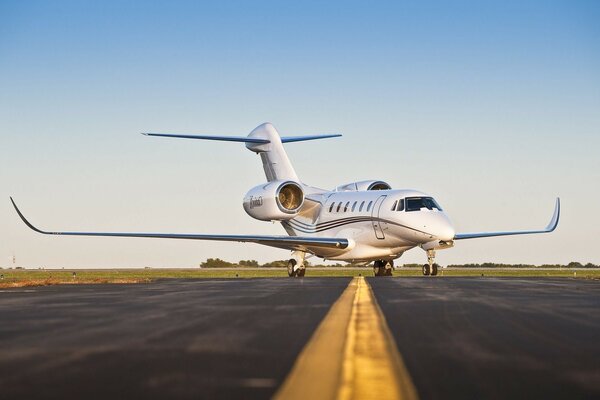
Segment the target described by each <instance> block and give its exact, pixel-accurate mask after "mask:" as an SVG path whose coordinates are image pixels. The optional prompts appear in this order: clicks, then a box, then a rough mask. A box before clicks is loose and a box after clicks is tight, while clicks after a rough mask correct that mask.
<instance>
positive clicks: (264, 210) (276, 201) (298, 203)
mask: <svg viewBox="0 0 600 400" xmlns="http://www.w3.org/2000/svg"><path fill="white" fill-rule="evenodd" d="M303 204H304V191H303V190H302V187H301V186H300V185H299V184H298V183H296V182H293V181H273V182H269V183H267V184H264V185H259V186H256V187H254V188H252V189H250V191H249V192H248V193H246V196H244V210H245V211H246V213H247V214H248V215H250V216H251V217H252V218H256V219H259V220H261V221H284V220H288V219H292V218H294V217H295V216H296V215H297V214H298V212H299V211H300V209H301V208H302V205H303Z"/></svg>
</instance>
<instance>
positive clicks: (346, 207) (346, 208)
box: [344, 202, 350, 212]
mask: <svg viewBox="0 0 600 400" xmlns="http://www.w3.org/2000/svg"><path fill="white" fill-rule="evenodd" d="M349 205H350V202H347V203H346V205H345V206H344V212H346V211H348V206H349Z"/></svg>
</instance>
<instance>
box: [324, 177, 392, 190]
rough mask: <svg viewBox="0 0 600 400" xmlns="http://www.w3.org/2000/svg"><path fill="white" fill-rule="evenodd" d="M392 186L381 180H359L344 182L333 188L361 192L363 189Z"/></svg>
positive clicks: (381, 188) (386, 188)
mask: <svg viewBox="0 0 600 400" xmlns="http://www.w3.org/2000/svg"><path fill="white" fill-rule="evenodd" d="M391 188H392V187H391V186H390V185H388V184H387V183H385V182H383V181H373V180H368V181H360V182H352V183H346V184H345V185H340V186H338V187H337V188H335V190H336V191H337V192H361V191H364V190H390V189H391Z"/></svg>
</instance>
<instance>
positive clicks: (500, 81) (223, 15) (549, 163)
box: [0, 1, 600, 267]
mask: <svg viewBox="0 0 600 400" xmlns="http://www.w3.org/2000/svg"><path fill="white" fill-rule="evenodd" d="M122 3H124V2H111V1H106V2H98V3H97V4H91V3H89V4H85V2H75V1H73V2H66V1H62V2H61V1H57V2H18V1H14V2H11V1H3V2H0V132H1V134H0V155H1V156H0V199H1V198H4V199H5V202H4V206H1V205H0V221H1V222H0V224H1V225H0V227H1V229H0V266H2V265H5V264H6V265H7V264H8V260H9V258H10V257H11V256H12V254H13V253H15V254H16V256H17V260H18V264H21V265H25V266H55V267H60V266H65V267H75V266H81V267H109V266H178V267H185V266H196V265H197V264H198V263H199V262H200V261H202V260H204V259H205V258H207V257H221V258H225V259H229V260H237V259H247V258H253V259H258V260H261V261H266V260H271V259H276V258H285V257H286V255H287V253H286V252H285V251H280V250H274V249H269V248H265V247H259V246H253V245H243V244H233V245H232V244H220V243H197V242H172V241H155V240H138V239H131V240H127V239H122V240H119V239H100V238H56V237H44V236H40V235H36V234H34V233H33V232H30V231H28V230H27V229H26V227H24V226H23V225H22V224H21V223H20V221H19V220H18V219H17V217H16V215H15V214H14V212H13V210H12V208H11V206H10V203H9V201H8V196H9V195H13V196H14V197H15V198H16V200H17V201H18V202H19V204H20V205H21V207H22V208H23V211H24V212H25V213H26V214H27V215H28V216H30V217H31V219H32V220H33V222H35V223H37V224H39V225H41V226H42V227H48V228H52V229H80V228H86V229H107V230H140V231H165V232H169V231H171V232H208V233H262V234H281V233H283V230H282V228H281V227H280V226H277V225H273V224H269V223H261V222H259V221H254V220H252V219H250V218H249V217H247V216H246V215H245V213H244V211H243V209H242V207H241V199H242V196H243V194H244V193H245V192H246V191H247V190H248V189H249V188H250V187H252V186H254V185H256V184H259V183H261V182H262V181H263V180H264V176H263V174H262V169H261V167H260V162H259V160H258V159H257V157H256V156H254V155H253V154H252V153H250V152H248V151H247V150H245V148H244V147H243V145H237V144H232V143H211V142H205V143H204V142H203V143H200V142H193V143H192V142H190V141H184V140H182V141H177V140H166V139H155V138H146V137H143V136H141V135H139V132H142V131H166V132H190V133H215V134H231V135H243V134H246V133H248V132H249V131H250V130H252V129H253V128H254V127H255V126H257V125H259V124H260V123H262V122H265V121H270V122H272V123H273V124H274V125H275V126H276V127H277V128H278V129H279V130H280V132H281V133H282V134H286V135H294V134H308V133H319V132H340V133H343V134H344V137H343V138H340V139H332V140H329V141H322V142H312V143H311V142H309V143H298V144H291V145H289V146H288V149H289V154H290V158H291V159H292V162H293V163H294V164H295V166H296V169H297V172H298V173H299V175H300V176H301V178H302V179H303V180H304V181H305V182H307V183H309V184H312V185H315V186H320V187H325V188H329V187H335V186H337V185H338V184H341V183H345V182H349V181H353V180H357V179H367V178H375V179H384V180H386V181H388V182H389V183H390V184H392V186H393V187H396V188H405V187H408V188H416V189H421V190H423V191H426V192H429V193H431V194H433V195H434V196H435V197H436V198H437V199H438V201H439V202H440V203H441V204H442V205H443V206H444V208H445V210H446V211H447V212H448V213H449V215H450V217H451V219H452V220H453V222H454V224H455V225H456V227H457V230H459V231H478V230H490V229H494V230H496V229H513V228H530V227H533V228H535V227H538V226H539V227H541V226H544V225H545V224H546V223H547V220H548V219H549V218H550V214H551V212H552V206H553V199H554V197H555V196H557V195H560V196H561V198H562V200H563V216H562V220H561V225H560V226H559V230H558V231H557V232H556V233H554V234H552V235H542V236H535V237H520V238H516V237H515V238H499V239H483V240H478V241H468V242H463V243H459V244H458V245H457V247H455V248H454V249H451V250H447V251H443V252H440V253H439V255H438V261H439V262H440V263H441V264H449V263H456V262H484V261H495V262H511V263H513V262H514V263H517V262H527V263H536V264H540V263H546V262H569V261H572V260H577V261H581V262H595V263H600V255H599V254H598V252H597V251H596V250H595V246H594V245H590V243H594V240H595V239H596V238H597V237H598V236H599V235H600V218H599V217H598V213H597V212H596V211H595V205H596V204H597V203H598V200H597V199H598V198H600V185H599V184H598V182H600V161H599V158H598V148H599V145H600V72H599V71H600V25H599V24H598V23H597V21H599V20H600V4H598V3H597V2H593V1H589V2H583V1H559V2H556V1H555V2H552V1H544V2H541V1H540V2H527V1H518V2H454V3H452V4H449V3H447V2H426V3H425V2H414V3H405V2H390V3H386V2H328V3H326V4H323V2H303V3H302V4H295V3H294V4H286V3H284V2H256V1H253V2H215V3H214V4H210V3H199V2H164V3H161V2H139V3H138V2H128V3H125V4H122ZM1 203H2V202H1V201H0V204H1ZM424 260H425V256H424V254H423V252H422V251H420V250H418V249H417V250H413V251H411V252H409V253H407V254H405V256H404V257H403V258H402V259H401V261H400V262H423V261H424Z"/></svg>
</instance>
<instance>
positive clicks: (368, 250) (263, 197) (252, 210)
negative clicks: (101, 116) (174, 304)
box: [10, 123, 560, 277]
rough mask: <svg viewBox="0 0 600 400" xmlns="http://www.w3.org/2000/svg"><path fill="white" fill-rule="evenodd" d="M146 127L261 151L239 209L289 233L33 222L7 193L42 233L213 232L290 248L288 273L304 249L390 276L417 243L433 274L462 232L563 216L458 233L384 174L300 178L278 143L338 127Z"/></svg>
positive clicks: (422, 196)
mask: <svg viewBox="0 0 600 400" xmlns="http://www.w3.org/2000/svg"><path fill="white" fill-rule="evenodd" d="M143 135H146V136H154V137H167V138H185V139H201V140H220V141H229V142H241V143H245V145H246V148H247V149H248V150H250V151H252V152H254V153H256V154H258V155H260V158H261V160H262V165H263V169H264V172H265V175H266V180H267V181H266V182H265V183H262V184H260V185H258V186H256V187H254V188H252V189H250V190H249V191H248V193H247V194H246V195H245V197H244V200H243V207H244V210H245V211H246V213H247V214H248V215H249V216H251V217H252V218H255V219H257V220H260V221H275V222H279V223H281V225H282V226H283V229H284V230H285V232H286V233H287V235H275V236H267V235H222V234H217V235H210V234H194V233H182V234H178V233H125V232H123V233H120V232H112V233H111V232H54V231H45V230H41V229H38V228H36V227H35V226H34V225H32V224H31V223H30V222H29V221H28V220H27V219H26V218H25V216H24V215H23V214H22V213H21V211H20V210H19V208H18V207H17V205H16V204H15V202H14V200H13V199H12V197H11V199H10V200H11V202H12V204H13V206H14V208H15V210H16V212H17V213H18V215H19V216H20V217H21V219H22V220H23V222H24V223H25V224H26V225H27V226H28V227H29V228H31V229H32V230H34V231H36V232H39V233H42V234H45V235H64V236H66V235H68V236H110V237H134V238H161V239H190V240H216V241H228V242H249V243H257V244H262V245H265V246H271V247H276V248H281V249H287V250H291V255H290V258H289V260H288V263H287V270H288V275H289V276H290V277H303V276H304V275H305V272H306V268H305V259H306V257H307V255H308V256H316V257H320V258H322V259H325V260H339V261H345V262H350V263H358V264H364V265H366V264H369V263H371V262H372V263H373V272H374V275H375V276H391V275H392V271H393V270H394V260H396V259H398V258H399V257H400V256H402V254H403V253H404V252H405V251H407V250H410V249H412V248H415V247H420V248H421V249H423V250H424V251H425V254H426V255H427V263H426V264H424V265H423V268H422V269H423V275H426V276H435V275H437V274H438V268H439V266H438V264H436V263H435V255H436V251H437V250H442V249H447V248H451V247H453V246H454V243H455V242H456V241H459V240H466V239H475V238H484V237H492V236H508V235H525V234H536V233H548V232H552V231H554V230H555V229H556V227H557V225H558V219H559V216H560V199H559V198H557V199H556V203H555V207H554V213H553V215H552V219H551V220H550V223H549V224H548V226H546V228H544V229H541V230H526V231H504V232H479V233H456V232H455V230H454V228H453V226H452V224H451V222H450V219H449V218H448V216H447V215H446V213H445V212H444V211H443V209H442V207H441V206H440V205H439V203H438V202H437V201H436V200H435V199H434V198H433V197H432V196H430V195H428V194H426V193H423V192H420V191H417V190H410V189H400V190H394V189H392V188H391V187H390V185H388V184H387V183H386V182H383V181H381V180H365V181H358V182H351V183H346V184H343V185H340V186H338V187H336V188H335V189H334V190H326V189H319V188H316V187H313V186H309V185H307V184H305V183H303V182H302V181H301V180H300V179H299V178H298V175H297V174H296V171H295V170H294V168H293V167H292V163H291V162H290V160H289V158H288V156H287V153H286V152H285V150H284V147H283V144H284V143H294V142H301V141H306V140H315V139H325V138H332V137H338V136H341V135H339V134H328V135H315V136H292V137H281V136H280V135H279V133H278V132H277V130H276V129H275V127H274V126H273V125H272V124H270V123H264V124H262V125H260V126H258V127H257V128H256V129H254V130H253V131H252V132H250V134H249V135H248V136H208V135H188V134H171V133H143Z"/></svg>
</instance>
